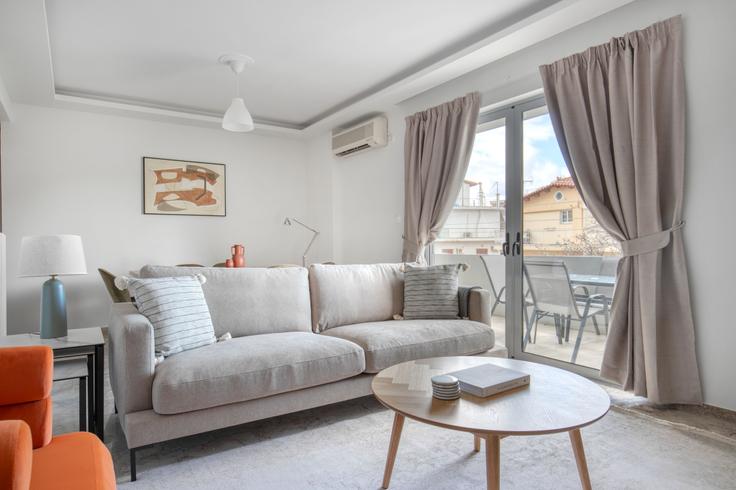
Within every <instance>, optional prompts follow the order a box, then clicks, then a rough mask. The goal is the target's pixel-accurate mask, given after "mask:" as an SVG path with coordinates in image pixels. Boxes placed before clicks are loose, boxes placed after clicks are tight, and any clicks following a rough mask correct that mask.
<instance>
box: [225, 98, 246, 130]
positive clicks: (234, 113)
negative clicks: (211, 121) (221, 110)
mask: <svg viewBox="0 0 736 490" xmlns="http://www.w3.org/2000/svg"><path fill="white" fill-rule="evenodd" d="M222 129H227V130H228V131H237V132H246V131H253V118H252V117H251V115H250V112H248V109H246V108H245V102H244V101H243V99H242V98H240V97H235V98H233V101H232V102H231V103H230V107H229V108H228V110H227V112H226V113H225V116H224V117H223V118H222Z"/></svg>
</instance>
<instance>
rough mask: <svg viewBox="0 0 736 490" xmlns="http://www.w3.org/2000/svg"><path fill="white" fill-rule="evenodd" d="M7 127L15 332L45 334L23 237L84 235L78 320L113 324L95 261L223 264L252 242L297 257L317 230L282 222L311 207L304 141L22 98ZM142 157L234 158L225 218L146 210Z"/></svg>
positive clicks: (75, 295)
mask: <svg viewBox="0 0 736 490" xmlns="http://www.w3.org/2000/svg"><path fill="white" fill-rule="evenodd" d="M14 108H15V119H14V121H13V122H12V123H3V127H2V166H3V168H2V172H3V175H2V186H3V188H2V199H3V213H4V216H3V228H4V229H3V231H4V232H5V233H6V235H7V259H8V262H7V263H8V283H7V285H8V332H9V333H17V332H24V331H38V328H39V327H38V315H39V306H38V302H39V301H40V293H41V283H42V282H43V281H44V279H43V278H22V279H21V278H18V277H17V262H18V248H19V243H20V239H21V237H22V236H24V235H31V234H56V233H72V234H79V235H81V236H82V239H83V242H84V246H85V252H86V257H87V267H88V272H89V274H88V275H87V276H70V277H66V278H62V280H63V281H64V283H65V286H66V291H67V297H68V317H69V325H70V327H88V326H94V325H104V324H106V323H107V319H108V313H109V304H110V301H109V299H108V297H107V293H106V291H105V290H104V287H103V285H102V282H101V280H100V277H99V275H98V273H97V268H98V267H102V268H106V269H108V270H110V271H112V272H115V273H125V272H127V271H130V270H132V269H137V268H139V267H140V266H141V265H144V264H147V263H158V264H177V263H184V262H190V263H191V262H195V263H201V264H206V265H211V264H214V263H216V262H221V261H223V260H224V259H225V258H226V257H227V256H228V254H229V250H230V248H229V247H230V245H232V244H233V243H243V244H245V247H246V260H247V261H248V263H249V264H252V265H270V264H275V263H300V260H301V251H302V250H303V247H304V245H305V244H306V241H307V239H308V234H307V233H305V232H303V231H302V230H299V229H297V228H296V227H287V226H283V225H282V223H283V220H284V216H286V215H296V216H299V214H300V213H301V212H303V210H304V209H305V207H306V205H307V204H306V203H307V191H306V187H305V181H306V156H305V151H304V150H305V148H306V144H305V143H304V142H302V141H298V140H294V139H286V138H282V137H274V136H262V135H256V134H247V135H246V134H235V133H228V132H226V131H222V130H219V129H205V128H199V127H193V126H182V125H174V124H167V123H159V122H151V121H145V120H140V119H131V118H125V117H118V116H109V115H100V114H92V113H85V112H76V111H67V110H60V109H49V108H42V107H35V106H23V105H15V106H14ZM143 156H158V157H170V158H175V159H184V160H187V159H188V160H195V161H203V162H216V163H225V164H226V165H227V168H226V170H227V182H226V185H227V217H224V218H222V217H189V216H151V215H143V214H142V212H141V208H142V206H141V192H142V190H141V187H142V183H141V178H142V163H141V157H143Z"/></svg>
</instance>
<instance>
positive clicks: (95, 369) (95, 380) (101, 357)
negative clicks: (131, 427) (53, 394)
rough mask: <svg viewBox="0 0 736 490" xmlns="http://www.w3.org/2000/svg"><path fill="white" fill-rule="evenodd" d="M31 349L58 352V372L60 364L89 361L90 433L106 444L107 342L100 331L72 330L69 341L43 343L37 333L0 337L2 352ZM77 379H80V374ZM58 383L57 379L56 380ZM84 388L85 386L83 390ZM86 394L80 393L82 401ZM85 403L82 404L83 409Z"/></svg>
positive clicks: (94, 329) (55, 356) (50, 340)
mask: <svg viewBox="0 0 736 490" xmlns="http://www.w3.org/2000/svg"><path fill="white" fill-rule="evenodd" d="M28 345H47V346H49V347H51V349H52V350H53V351H54V361H55V362H54V371H56V369H57V368H56V365H57V362H56V360H62V359H67V358H74V357H77V358H80V357H86V359H87V379H88V380H89V382H88V383H87V386H86V388H87V397H86V398H87V410H86V412H87V430H88V431H89V432H94V433H95V434H97V437H99V438H100V440H101V441H103V442H104V441H105V427H104V426H105V413H104V394H105V389H104V382H103V381H104V375H105V339H104V337H103V336H102V329H101V328H100V327H92V328H74V329H69V334H68V335H67V336H66V337H59V338H56V339H42V338H41V337H40V336H39V335H38V334H37V333H22V334H17V335H8V336H5V337H0V348H2V347H18V346H28ZM73 377H79V378H80V379H81V377H80V376H76V374H75V375H74V376H73ZM54 379H55V380H58V379H60V378H57V377H56V375H55V376H54ZM80 388H81V386H80ZM81 396H82V390H81V389H80V397H81ZM81 405H82V402H81V401H80V408H81ZM81 417H82V415H80V425H81Z"/></svg>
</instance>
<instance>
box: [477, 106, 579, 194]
mask: <svg viewBox="0 0 736 490" xmlns="http://www.w3.org/2000/svg"><path fill="white" fill-rule="evenodd" d="M523 130H524V148H523V151H524V181H525V182H524V192H529V191H531V190H533V189H536V188H538V187H542V186H544V185H546V184H548V183H550V182H552V181H554V180H555V179H556V178H557V177H566V176H569V175H570V173H569V172H568V170H567V167H566V165H565V162H564V160H563V158H562V154H561V153H560V149H559V146H558V145H557V139H556V138H555V134H554V130H553V128H552V124H551V122H550V120H549V115H547V114H544V115H541V116H537V117H533V118H530V119H527V120H525V121H524V128H523ZM466 178H467V179H468V180H473V181H476V182H482V183H483V190H484V192H485V194H486V199H487V200H493V199H495V197H496V196H495V194H496V187H495V184H496V182H498V183H499V184H498V185H499V192H500V193H501V196H500V197H501V199H505V198H506V196H505V194H506V192H505V189H506V128H505V127H503V126H502V127H499V128H494V129H489V130H487V131H483V132H480V133H478V134H477V135H476V136H475V145H474V146H473V153H472V156H471V157H470V164H469V166H468V172H467V174H466ZM476 193H477V190H473V195H472V197H476Z"/></svg>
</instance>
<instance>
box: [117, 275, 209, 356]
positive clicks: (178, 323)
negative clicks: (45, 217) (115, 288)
mask: <svg viewBox="0 0 736 490" xmlns="http://www.w3.org/2000/svg"><path fill="white" fill-rule="evenodd" d="M203 280H204V276H201V278H200V277H199V276H180V277H159V278H150V279H137V278H128V279H127V287H128V290H129V291H130V294H131V296H133V298H134V302H135V305H136V307H137V308H138V311H140V312H141V314H143V315H145V316H146V317H147V318H148V320H149V321H150V322H151V324H152V325H153V335H154V343H155V348H156V354H157V355H159V354H160V355H163V356H164V357H167V356H170V355H172V354H176V353H178V352H182V351H185V350H189V349H196V348H197V347H202V346H205V345H209V344H214V343H215V342H216V341H217V338H216V337H215V329H214V327H213V326H212V318H211V317H210V310H209V307H208V306H207V301H205V299H204V293H203V292H202V284H201V282H202V281H203Z"/></svg>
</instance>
